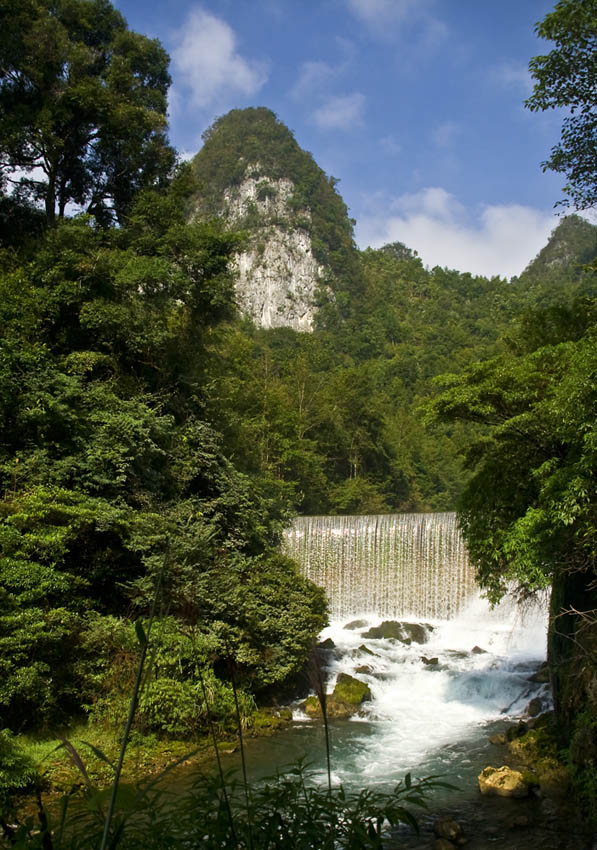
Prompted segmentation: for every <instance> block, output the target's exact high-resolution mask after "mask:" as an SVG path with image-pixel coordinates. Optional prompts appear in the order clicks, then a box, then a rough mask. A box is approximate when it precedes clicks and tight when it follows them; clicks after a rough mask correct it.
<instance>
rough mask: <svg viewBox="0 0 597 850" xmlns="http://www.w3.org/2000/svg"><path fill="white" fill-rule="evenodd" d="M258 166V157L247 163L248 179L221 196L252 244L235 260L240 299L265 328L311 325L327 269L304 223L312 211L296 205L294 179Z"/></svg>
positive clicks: (230, 216)
mask: <svg viewBox="0 0 597 850" xmlns="http://www.w3.org/2000/svg"><path fill="white" fill-rule="evenodd" d="M259 172H260V168H259V164H258V163H256V164H253V165H249V166H247V170H246V174H245V179H244V180H243V181H242V182H241V183H240V184H239V185H238V186H234V187H231V188H229V189H227V190H226V191H225V193H224V199H223V208H222V215H223V216H224V218H225V219H226V220H227V221H229V222H230V223H231V224H232V225H237V226H239V227H241V228H243V227H245V226H246V225H247V224H249V226H250V231H249V232H250V237H249V245H248V247H247V249H246V250H245V251H243V252H242V253H241V254H239V256H238V257H237V260H236V263H237V269H238V281H237V296H238V304H239V307H240V309H241V312H243V313H244V314H245V315H247V316H250V318H252V319H253V321H254V322H255V323H256V324H257V325H259V326H260V327H262V328H279V327H290V328H292V329H293V330H296V331H310V330H313V323H314V319H315V312H316V308H315V293H316V290H317V287H318V286H319V283H320V280H321V277H322V275H323V272H324V269H323V267H322V266H320V265H319V263H318V262H317V261H316V260H315V257H314V256H313V250H312V245H311V236H310V235H309V232H308V230H307V229H306V227H307V226H308V225H309V223H310V220H311V216H310V213H309V211H308V210H300V211H298V212H297V211H296V210H292V207H291V201H292V198H293V192H294V184H293V183H292V181H291V180H288V179H285V178H280V179H278V180H273V179H270V178H269V177H262V176H260V173H259ZM301 222H302V223H303V225H305V227H301V226H300V223H301Z"/></svg>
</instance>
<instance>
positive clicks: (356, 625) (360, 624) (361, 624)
mask: <svg viewBox="0 0 597 850" xmlns="http://www.w3.org/2000/svg"><path fill="white" fill-rule="evenodd" d="M368 625H369V622H368V620H351V621H350V623H347V624H346V625H345V626H343V628H345V629H350V630H351V631H354V630H356V629H364V628H365V627H366V626H368Z"/></svg>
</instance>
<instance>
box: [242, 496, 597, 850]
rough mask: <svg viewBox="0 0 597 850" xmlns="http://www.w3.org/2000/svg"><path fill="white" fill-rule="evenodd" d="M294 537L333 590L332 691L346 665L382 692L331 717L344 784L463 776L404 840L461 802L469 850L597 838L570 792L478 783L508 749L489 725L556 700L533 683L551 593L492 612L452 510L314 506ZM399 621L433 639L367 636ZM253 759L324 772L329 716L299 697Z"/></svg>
mask: <svg viewBox="0 0 597 850" xmlns="http://www.w3.org/2000/svg"><path fill="white" fill-rule="evenodd" d="M284 549H285V551H286V552H287V553H288V554H290V555H291V556H292V557H294V558H295V559H296V560H297V561H298V563H299V565H300V568H301V571H302V572H303V574H304V575H305V576H307V577H308V578H310V579H311V580H312V581H314V582H315V583H317V584H319V585H320V586H322V587H324V588H325V590H326V594H327V597H328V600H329V602H330V609H331V624H330V626H329V627H328V628H327V629H325V630H324V632H323V633H322V635H321V640H322V641H326V640H327V639H328V638H330V639H331V640H332V641H333V644H334V648H333V649H330V650H328V651H326V652H325V653H324V654H323V657H324V664H325V674H326V678H327V683H328V686H327V690H328V692H330V691H331V690H332V689H333V686H334V682H335V679H336V676H337V675H338V673H340V672H344V673H349V674H350V675H354V676H357V677H358V678H359V679H361V680H362V681H365V682H367V684H368V685H369V687H370V690H371V700H370V701H369V702H366V703H364V704H363V706H362V710H361V711H360V712H359V714H358V715H357V716H355V717H354V718H352V719H350V720H344V721H339V720H336V721H332V722H331V724H330V732H331V750H332V769H333V776H332V778H333V782H334V783H335V784H340V783H342V784H343V785H344V786H346V787H348V788H351V789H362V788H365V787H376V786H383V787H386V788H389V787H391V786H393V785H394V784H395V783H396V782H397V781H398V780H400V779H403V777H404V776H405V774H406V773H407V772H410V773H411V774H412V775H413V777H426V776H432V775H433V776H436V775H439V776H440V777H441V778H442V779H443V780H445V781H447V782H449V783H451V784H453V785H455V786H457V787H456V789H452V790H438V791H436V792H435V793H434V795H433V798H432V802H431V806H432V811H431V812H430V813H429V814H428V815H425V814H424V815H423V816H422V817H421V827H422V833H421V836H420V837H417V836H413V835H410V834H401V835H399V836H398V839H399V841H398V844H397V845H396V846H402V847H410V848H417V850H419V848H420V849H421V850H422V848H429V847H431V846H432V842H433V838H434V836H433V831H432V826H433V822H434V821H435V819H436V818H437V816H438V815H444V814H449V815H452V816H456V817H457V819H458V820H459V821H460V822H461V823H462V824H463V826H464V828H465V832H466V833H467V837H468V843H467V845H466V846H467V847H468V848H469V850H487V848H489V847H497V848H504V850H535V848H543V850H597V842H595V841H593V839H592V838H591V837H588V836H587V835H586V834H584V833H583V831H582V829H581V828H580V826H579V824H578V823H577V820H576V818H575V816H574V815H573V814H571V813H570V812H569V807H568V805H567V804H568V802H569V801H568V800H566V799H565V798H564V799H551V798H548V797H541V796H535V797H532V798H531V799H529V800H524V801H521V800H509V799H506V800H505V799H502V798H490V799H487V798H482V797H481V795H480V793H479V790H478V783H477V776H478V774H479V773H480V772H481V770H482V769H483V768H484V767H486V766H487V765H489V764H491V765H493V766H495V767H499V766H500V765H501V764H504V763H506V761H507V753H506V747H504V746H499V745H491V744H490V743H489V741H488V738H489V736H491V735H494V734H495V733H497V732H501V731H504V730H505V729H506V728H508V727H509V726H511V725H512V723H513V722H516V721H517V720H518V718H519V717H520V716H521V715H523V714H524V712H525V709H526V707H527V705H528V703H529V702H530V700H531V699H533V698H535V697H538V698H539V699H540V700H541V703H542V708H543V709H545V710H547V709H549V708H550V705H551V702H550V693H549V686H548V685H542V684H535V683H533V682H532V681H530V677H531V676H532V675H533V673H534V672H535V671H536V670H537V669H538V667H539V666H540V665H541V663H542V662H543V661H544V660H545V656H546V633H547V604H546V600H539V601H538V602H537V604H536V605H535V606H534V607H533V608H529V609H527V610H526V611H522V610H521V609H520V608H518V607H517V606H516V605H515V604H513V603H508V602H505V603H502V604H501V605H500V606H498V607H497V608H495V609H493V610H491V609H490V607H489V605H488V603H487V602H486V601H485V600H483V599H482V598H481V595H480V592H479V589H478V587H477V585H476V582H475V577H474V569H473V567H472V565H471V564H470V562H469V559H468V555H467V552H466V548H465V547H464V544H463V541H462V537H461V535H460V532H459V529H458V526H457V522H456V516H455V515H454V514H449V513H444V514H403V515H381V516H358V517H301V518H298V519H297V520H296V521H295V523H294V525H293V526H292V527H291V528H290V529H288V530H287V532H286V533H285V541H284ZM388 619H395V620H404V621H410V622H417V623H422V622H423V623H425V624H426V625H427V626H429V627H430V628H428V629H427V638H426V640H425V642H424V643H423V644H419V643H415V642H412V643H410V644H406V643H403V642H401V641H398V640H386V639H373V638H368V637H366V636H365V635H366V632H367V631H368V629H369V628H370V627H371V626H376V625H378V624H379V623H380V622H381V621H382V620H388ZM355 620H356V621H362V622H361V624H360V625H359V626H358V627H354V621H355ZM347 626H349V627H348V628H347ZM248 757H249V758H248V761H249V772H250V776H251V778H252V779H258V778H260V777H262V776H265V775H271V774H272V773H274V772H275V771H276V770H283V769H284V766H286V765H288V764H290V763H292V762H296V760H297V759H298V758H303V759H305V760H306V761H307V762H309V763H310V764H311V765H312V766H313V770H314V771H315V774H316V775H317V776H318V777H319V779H320V781H321V782H322V783H323V782H324V781H325V780H326V765H325V748H324V732H323V728H322V724H321V721H317V720H313V719H311V718H309V717H307V715H305V714H304V713H303V711H302V710H301V707H300V704H296V705H295V706H294V722H293V725H292V727H291V728H290V729H289V730H287V731H285V732H282V733H279V734H277V735H275V736H274V737H272V738H269V739H262V740H257V741H251V742H250V745H249V748H248ZM389 846H391V845H389Z"/></svg>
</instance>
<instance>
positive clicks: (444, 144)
mask: <svg viewBox="0 0 597 850" xmlns="http://www.w3.org/2000/svg"><path fill="white" fill-rule="evenodd" d="M461 133H462V127H461V126H460V125H459V124H456V122H455V121H445V122H444V123H443V124H440V125H439V127H436V129H435V131H434V133H433V141H434V142H435V144H436V145H437V147H438V148H449V147H450V146H451V145H452V144H453V143H454V142H455V141H456V139H457V138H458V136H460V134H461Z"/></svg>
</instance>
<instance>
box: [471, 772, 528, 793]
mask: <svg viewBox="0 0 597 850" xmlns="http://www.w3.org/2000/svg"><path fill="white" fill-rule="evenodd" d="M479 790H480V791H481V794H487V795H495V796H497V797H527V796H528V793H529V786H528V784H527V783H526V782H525V779H524V777H523V775H522V773H521V772H520V771H519V770H512V768H510V767H506V766H503V767H486V768H485V770H482V771H481V773H480V774H479Z"/></svg>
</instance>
